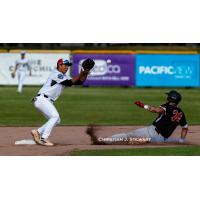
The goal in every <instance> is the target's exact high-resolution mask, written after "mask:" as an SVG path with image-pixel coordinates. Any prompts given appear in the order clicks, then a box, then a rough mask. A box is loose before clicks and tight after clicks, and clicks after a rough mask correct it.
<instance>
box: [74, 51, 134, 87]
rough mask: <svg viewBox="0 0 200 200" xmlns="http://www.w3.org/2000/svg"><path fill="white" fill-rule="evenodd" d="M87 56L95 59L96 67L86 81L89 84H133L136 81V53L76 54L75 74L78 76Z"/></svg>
mask: <svg viewBox="0 0 200 200" xmlns="http://www.w3.org/2000/svg"><path fill="white" fill-rule="evenodd" d="M86 58H92V59H94V61H95V67H94V68H93V69H92V71H91V73H90V75H89V76H88V78H87V80H86V81H85V83H84V85H87V86H133V85H134V83H135V78H134V77H135V75H134V73H135V55H134V54H74V55H73V75H74V76H77V75H78V73H79V71H80V69H81V63H82V62H83V60H84V59H86Z"/></svg>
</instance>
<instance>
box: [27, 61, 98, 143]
mask: <svg viewBox="0 0 200 200" xmlns="http://www.w3.org/2000/svg"><path fill="white" fill-rule="evenodd" d="M84 63H86V64H90V65H92V67H93V66H94V61H93V60H92V59H86V60H85V62H84ZM71 65H72V63H70V62H69V61H68V60H63V59H59V60H58V61H57V69H55V70H54V71H53V72H52V73H51V74H50V75H49V77H48V79H47V81H46V83H45V84H44V85H43V87H42V88H41V89H40V90H39V92H38V94H37V96H36V97H35V98H33V101H34V106H35V107H36V108H37V109H38V110H39V111H40V112H41V113H42V114H43V115H44V116H45V117H46V118H47V119H48V121H47V122H46V123H45V124H44V125H42V126H41V127H40V128H38V129H37V130H32V131H31V134H32V136H33V138H34V140H35V142H36V143H37V144H40V145H44V146H53V145H54V144H53V143H52V142H50V140H49V139H48V138H49V136H50V134H51V131H52V129H53V128H54V126H56V125H57V124H59V123H60V116H59V113H58V111H57V110H56V108H55V106H54V101H56V100H57V99H58V97H59V96H60V94H61V93H62V91H63V89H64V88H65V87H70V86H72V85H81V84H83V82H84V81H85V80H86V78H87V75H88V73H89V70H90V69H88V68H84V66H83V64H82V67H83V68H82V69H81V72H80V73H79V75H78V76H77V77H76V78H71V77H70V76H69V75H67V74H66V72H67V71H68V68H69V66H71ZM92 67H91V68H92Z"/></svg>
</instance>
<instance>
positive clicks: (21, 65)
mask: <svg viewBox="0 0 200 200" xmlns="http://www.w3.org/2000/svg"><path fill="white" fill-rule="evenodd" d="M16 65H18V66H17V70H18V71H24V72H25V71H27V69H28V68H29V67H30V66H29V63H28V59H27V58H24V59H19V60H17V61H16Z"/></svg>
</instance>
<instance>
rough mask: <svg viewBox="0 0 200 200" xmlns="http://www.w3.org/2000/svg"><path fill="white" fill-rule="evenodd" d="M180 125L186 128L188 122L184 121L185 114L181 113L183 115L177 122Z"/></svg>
mask: <svg viewBox="0 0 200 200" xmlns="http://www.w3.org/2000/svg"><path fill="white" fill-rule="evenodd" d="M179 124H180V126H182V127H183V128H187V127H188V124H187V121H186V117H185V114H184V113H183V116H182V118H181V120H180V122H179Z"/></svg>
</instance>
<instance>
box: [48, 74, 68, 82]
mask: <svg viewBox="0 0 200 200" xmlns="http://www.w3.org/2000/svg"><path fill="white" fill-rule="evenodd" d="M51 79H52V80H53V81H55V82H56V83H61V82H63V81H65V80H70V79H71V78H70V76H65V75H63V74H62V73H53V74H52V76H51Z"/></svg>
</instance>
